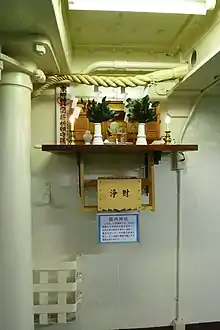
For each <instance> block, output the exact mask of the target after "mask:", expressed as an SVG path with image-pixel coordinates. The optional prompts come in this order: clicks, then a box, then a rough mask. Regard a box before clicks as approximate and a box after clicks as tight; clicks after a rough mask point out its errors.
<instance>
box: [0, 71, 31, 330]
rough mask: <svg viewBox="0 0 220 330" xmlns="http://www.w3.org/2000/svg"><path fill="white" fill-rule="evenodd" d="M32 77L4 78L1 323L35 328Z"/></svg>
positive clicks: (11, 329)
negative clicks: (32, 207) (31, 164)
mask: <svg viewBox="0 0 220 330" xmlns="http://www.w3.org/2000/svg"><path fill="white" fill-rule="evenodd" d="M31 91H32V83H31V79H30V77H29V76H28V75H27V74H25V73H20V72H3V75H2V80H1V81H0V328H1V329H4V330H33V329H34V325H33V323H34V322H33V314H32V306H33V298H32V296H33V285H32V283H33V281H32V253H31V244H32V243H31V169H30V139H31V137H30V125H31Z"/></svg>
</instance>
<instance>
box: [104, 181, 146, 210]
mask: <svg viewBox="0 0 220 330" xmlns="http://www.w3.org/2000/svg"><path fill="white" fill-rule="evenodd" d="M140 208H141V179H131V178H128V179H127V178H122V179H116V178H114V179H110V178H102V179H98V211H113V210H117V211H123V210H140Z"/></svg>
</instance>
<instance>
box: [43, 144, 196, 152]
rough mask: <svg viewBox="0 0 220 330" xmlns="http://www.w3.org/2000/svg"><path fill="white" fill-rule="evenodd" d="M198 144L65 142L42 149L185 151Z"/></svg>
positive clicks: (47, 145) (74, 150)
mask: <svg viewBox="0 0 220 330" xmlns="http://www.w3.org/2000/svg"><path fill="white" fill-rule="evenodd" d="M197 150H198V145H197V144H173V145H164V144H148V145H146V146H145V145H143V146H136V145H102V146H99V145H94V146H93V145H90V146H87V145H82V144H79V145H65V144H44V145H42V151H46V152H51V153H134V154H135V153H148V152H157V151H159V152H178V151H181V152H184V151H197Z"/></svg>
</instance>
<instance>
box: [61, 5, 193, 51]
mask: <svg viewBox="0 0 220 330" xmlns="http://www.w3.org/2000/svg"><path fill="white" fill-rule="evenodd" d="M68 19H69V28H70V33H71V39H72V44H73V46H74V47H79V46H80V45H90V46H91V45H94V46H96V45H103V46H105V45H113V46H117V45H118V46H120V45H125V46H140V47H141V46H142V47H143V46H147V47H149V48H154V49H155V50H158V51H159V50H164V51H169V49H170V48H171V46H172V45H173V43H174V41H175V39H176V38H177V36H178V34H179V33H180V31H181V30H182V29H184V28H185V26H186V24H188V22H189V16H187V15H163V14H146V13H129V12H126V13H122V12H87V11H70V12H69V14H68Z"/></svg>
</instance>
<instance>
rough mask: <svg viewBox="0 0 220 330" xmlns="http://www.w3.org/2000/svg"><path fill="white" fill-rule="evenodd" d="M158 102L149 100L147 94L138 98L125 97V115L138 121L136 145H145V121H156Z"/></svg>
mask: <svg viewBox="0 0 220 330" xmlns="http://www.w3.org/2000/svg"><path fill="white" fill-rule="evenodd" d="M158 105H159V102H150V99H149V95H146V96H144V97H143V98H140V99H135V100H132V99H130V98H129V99H127V105H126V108H127V117H128V119H129V120H131V121H136V122H138V135H137V141H136V144H137V145H146V144H147V139H146V131H145V123H149V122H155V121H157V113H156V107H157V106H158Z"/></svg>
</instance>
